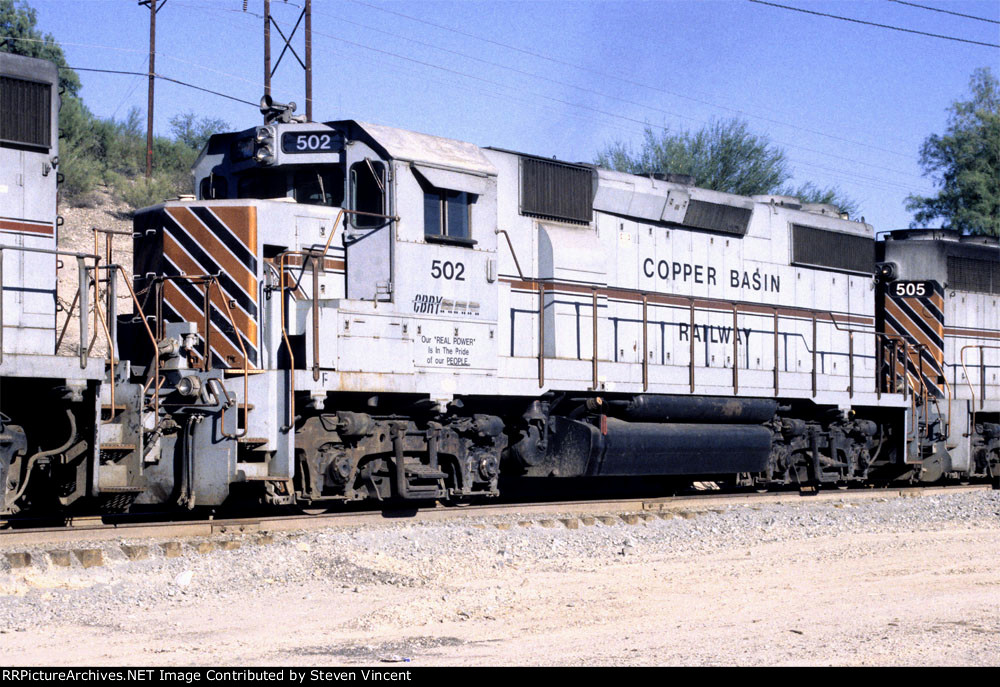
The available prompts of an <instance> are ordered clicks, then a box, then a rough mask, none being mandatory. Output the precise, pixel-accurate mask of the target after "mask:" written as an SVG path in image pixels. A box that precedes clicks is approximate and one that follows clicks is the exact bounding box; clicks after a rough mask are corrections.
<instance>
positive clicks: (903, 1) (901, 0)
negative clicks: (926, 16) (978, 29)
mask: <svg viewBox="0 0 1000 687" xmlns="http://www.w3.org/2000/svg"><path fill="white" fill-rule="evenodd" d="M889 2H898V3H899V4H900V5H909V6H910V7H919V8H920V9H922V10H930V11H931V12H943V13H944V14H953V15H955V16H956V17H965V18H966V19H975V20H976V21H987V22H989V23H991V24H1000V21H997V20H996V19H987V18H986V17H977V16H975V15H972V14H962V13H961V12H952V11H951V10H943V9H941V8H940V7H928V6H927V5H918V4H917V3H915V2H906V0H889Z"/></svg>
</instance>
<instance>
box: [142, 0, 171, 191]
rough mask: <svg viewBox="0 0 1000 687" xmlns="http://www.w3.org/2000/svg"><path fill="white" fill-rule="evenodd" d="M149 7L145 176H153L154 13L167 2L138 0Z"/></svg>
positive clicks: (164, 0) (162, 0)
mask: <svg viewBox="0 0 1000 687" xmlns="http://www.w3.org/2000/svg"><path fill="white" fill-rule="evenodd" d="M139 4H140V5H145V6H148V7H149V99H148V102H147V104H146V178H147V179H149V178H150V177H151V176H153V90H154V85H155V83H156V13H157V12H159V11H160V8H161V7H163V6H164V5H165V4H167V0H161V2H160V3H159V7H158V6H157V0H139Z"/></svg>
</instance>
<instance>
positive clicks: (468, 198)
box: [424, 187, 475, 239]
mask: <svg viewBox="0 0 1000 687" xmlns="http://www.w3.org/2000/svg"><path fill="white" fill-rule="evenodd" d="M474 199H475V196H474V195H473V194H471V193H466V192H465V191H449V190H447V189H438V188H433V187H427V188H425V189H424V235H425V236H449V237H451V238H459V239H467V238H471V224H472V222H471V213H472V206H471V203H472V201H473V200H474Z"/></svg>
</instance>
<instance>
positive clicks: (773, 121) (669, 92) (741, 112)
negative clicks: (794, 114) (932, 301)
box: [331, 0, 916, 160]
mask: <svg viewBox="0 0 1000 687" xmlns="http://www.w3.org/2000/svg"><path fill="white" fill-rule="evenodd" d="M351 1H352V2H354V3H355V4H358V5H362V6H364V7H370V8H371V9H374V10H377V11H379V12H385V13H387V14H392V15H395V16H397V17H402V18H404V19H409V20H410V21H415V22H418V23H420V24H424V25H426V26H433V27H434V28H436V29H441V30H443V31H450V32H452V33H455V34H457V35H459V36H465V37H467V38H472V39H475V40H479V41H483V42H484V43H489V44H491V45H496V46H499V47H502V48H507V49H508V50H513V51H515V52H519V53H521V54H524V55H529V56H531V57H536V58H538V59H541V60H546V61H548V62H551V63H553V64H559V65H563V66H566V67H571V68H573V69H578V70H580V71H584V72H588V73H590V74H594V75H595V76H600V77H602V78H604V79H613V80H615V81H620V82H621V83H626V84H629V85H630V86H638V87H639V88H646V89H649V90H651V91H657V92H659V93H666V94H667V95H672V96H674V97H675V98H681V99H683V100H688V101H690V102H693V103H698V104H700V105H707V106H708V107H714V108H716V109H719V110H725V111H727V112H734V113H736V114H739V115H742V116H744V117H750V118H752V119H759V120H761V121H764V122H768V123H770V124H780V125H781V126H787V127H790V128H793V129H798V130H799V131H805V132H807V133H810V134H814V135H816V136H823V137H824V138H829V139H831V140H834V141H841V142H843V143H851V144H854V145H858V146H862V147H865V148H871V149H873V150H879V151H881V152H883V153H889V154H891V155H898V156H899V157H904V158H907V159H911V160H912V159H916V158H915V157H914V156H913V155H910V154H907V153H901V152H899V151H898V150H890V149H888V148H883V147H880V146H877V145H873V144H871V143H865V142H863V141H857V140H854V139H850V138H844V137H843V136H837V135H835V134H831V133H828V132H825V131H819V130H817V129H810V128H808V127H804V126H799V125H797V124H792V123H791V122H786V121H781V120H779V119H772V118H770V117H764V116H762V115H755V114H752V113H750V112H747V111H745V110H742V109H740V108H739V107H732V106H729V105H720V104H719V103H714V102H711V101H709V100H704V99H701V98H696V97H694V96H692V95H688V94H686V93H679V92H677V91H672V90H669V89H666V88H662V87H660V86H652V85H650V84H647V83H642V82H640V81H634V80H632V79H629V78H627V77H624V76H621V75H620V74H612V73H609V72H604V71H601V70H599V69H593V68H591V67H586V66H583V65H580V64H575V63H573V62H567V61H566V60H561V59H559V58H558V57H552V56H551V55H545V54H542V53H538V52H534V51H532V50H527V49H525V48H520V47H518V46H516V45H510V44H509V43H502V42H500V41H497V40H494V39H492V38H488V37H486V36H480V35H477V34H473V33H469V32H467V31H462V30H461V29H456V28H454V27H451V26H445V25H444V24H436V23H434V22H432V21H428V20H426V19H422V18H420V17H415V16H413V15H410V14H404V13H403V12H397V11H395V10H391V9H388V8H385V7H381V6H379V5H373V4H371V3H368V2H363V0H351ZM331 16H334V15H331ZM338 19H339V17H338ZM411 40H412V39H411ZM539 78H543V77H539ZM574 88H579V87H577V86H574ZM763 109H770V108H763ZM770 111H772V112H778V111H777V110H774V109H770Z"/></svg>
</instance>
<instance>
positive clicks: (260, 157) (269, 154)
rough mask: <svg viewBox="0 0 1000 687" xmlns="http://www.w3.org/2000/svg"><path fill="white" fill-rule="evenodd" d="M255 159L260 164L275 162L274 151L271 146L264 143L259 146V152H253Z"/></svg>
mask: <svg viewBox="0 0 1000 687" xmlns="http://www.w3.org/2000/svg"><path fill="white" fill-rule="evenodd" d="M253 159H254V160H256V161H257V162H258V163H259V164H262V165H269V164H271V163H272V162H274V151H273V150H271V146H269V145H262V146H260V147H259V148H257V152H255V153H254V154H253Z"/></svg>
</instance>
